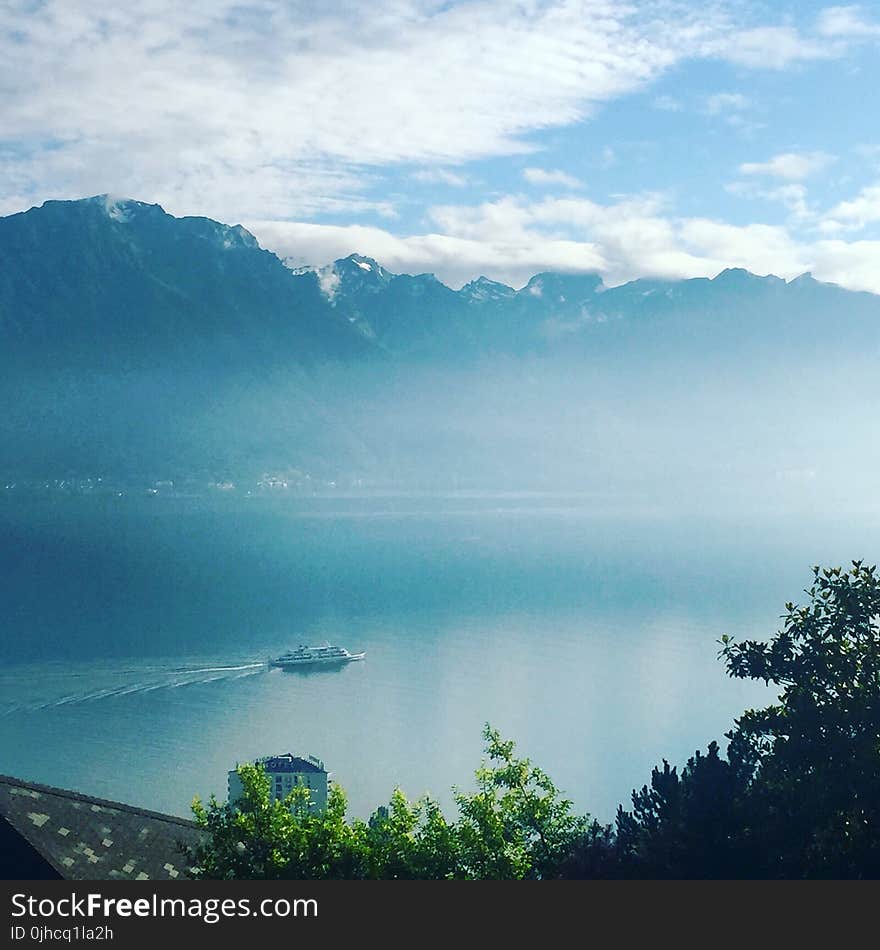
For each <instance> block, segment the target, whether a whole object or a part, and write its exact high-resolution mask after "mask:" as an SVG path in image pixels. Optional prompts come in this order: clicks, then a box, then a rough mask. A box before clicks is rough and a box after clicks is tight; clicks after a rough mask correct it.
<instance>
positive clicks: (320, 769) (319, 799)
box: [229, 752, 329, 812]
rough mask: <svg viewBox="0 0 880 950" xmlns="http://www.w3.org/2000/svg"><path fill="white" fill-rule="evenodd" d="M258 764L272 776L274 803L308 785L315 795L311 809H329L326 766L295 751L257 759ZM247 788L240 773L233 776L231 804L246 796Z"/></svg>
mask: <svg viewBox="0 0 880 950" xmlns="http://www.w3.org/2000/svg"><path fill="white" fill-rule="evenodd" d="M254 765H262V766H263V768H264V769H265V770H266V774H267V775H268V776H269V795H270V797H271V800H272V801H275V800H276V799H279V798H286V797H287V796H288V795H289V794H290V792H291V791H292V790H293V789H294V788H295V787H296V786H297V785H304V786H305V787H306V788H307V789H309V793H310V795H311V806H310V807H311V809H312V810H313V811H316V812H318V811H323V810H324V809H325V808H326V807H327V787H328V784H329V773H328V772H327V770H326V769H325V768H324V763H323V762H322V761H321V760H320V759H317V758H315V756H313V755H310V756H309V757H308V758H307V759H302V758H300V757H299V756H296V755H294V754H293V753H292V752H286V753H284V754H283V755H267V756H264V757H263V758H262V759H257V760H256V761H255V762H254ZM242 792H243V788H242V784H241V779H240V778H239V775H238V772H236V771H235V769H233V770H232V771H231V772H230V773H229V804H230V805H234V804H235V803H236V802H237V801H238V800H239V799H240V798H241V796H242Z"/></svg>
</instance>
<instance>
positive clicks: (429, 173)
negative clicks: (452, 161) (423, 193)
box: [410, 168, 470, 188]
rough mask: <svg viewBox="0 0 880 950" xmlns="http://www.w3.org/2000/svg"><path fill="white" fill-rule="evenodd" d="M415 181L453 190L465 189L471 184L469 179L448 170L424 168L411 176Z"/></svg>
mask: <svg viewBox="0 0 880 950" xmlns="http://www.w3.org/2000/svg"><path fill="white" fill-rule="evenodd" d="M410 177H411V178H413V179H414V180H415V181H420V182H423V183H424V184H428V185H449V186H450V187H451V188H465V187H466V186H467V185H469V184H470V182H469V181H468V179H467V177H466V176H464V175H460V174H458V173H457V172H451V171H449V169H448V168H422V169H419V171H417V172H413V173H412V175H411V176H410Z"/></svg>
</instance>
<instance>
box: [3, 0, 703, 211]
mask: <svg viewBox="0 0 880 950" xmlns="http://www.w3.org/2000/svg"><path fill="white" fill-rule="evenodd" d="M719 28H720V26H719V19H718V17H717V16H715V14H714V13H712V12H711V11H706V10H697V11H690V12H688V11H686V10H685V11H684V12H680V13H679V15H677V16H675V17H673V16H671V15H670V14H669V10H668V2H667V0H663V2H661V3H660V4H659V5H658V4H654V3H649V4H635V5H631V6H625V5H621V4H620V3H617V2H614V0H555V2H525V3H522V4H517V5H511V4H509V3H506V2H504V0H467V2H461V3H457V4H448V3H440V2H437V0H387V2H385V3H379V4H370V5H358V4H348V3H341V2H336V3H328V4H326V5H315V4H310V3H306V2H305V0H300V2H289V0H259V2H258V3H257V4H256V5H252V6H247V5H244V4H241V3H240V0H190V2H188V3H187V4H180V3H177V2H173V0H143V2H141V3H138V4H115V5H112V6H111V7H109V8H108V7H107V6H106V5H100V6H96V5H95V4H94V3H93V2H91V0H45V2H43V3H41V4H39V5H34V4H30V3H27V4H24V3H22V4H13V5H12V6H10V5H8V4H7V5H3V6H2V7H0V88H2V89H3V102H2V115H0V142H2V141H4V140H6V141H14V142H15V144H16V148H15V150H14V151H11V152H9V153H7V155H6V158H5V160H4V162H3V167H2V169H0V171H2V173H3V178H2V179H0V180H2V181H3V182H4V187H3V191H5V195H3V197H8V196H9V195H12V194H15V195H22V196H26V198H30V200H33V201H40V200H43V199H44V198H45V197H47V196H73V195H77V196H79V195H83V194H93V193H101V192H104V191H108V190H110V191H114V192H120V193H124V194H130V195H132V196H134V197H144V198H148V199H150V200H155V201H159V202H161V203H162V204H163V205H166V206H168V207H169V208H170V209H173V210H175V211H177V212H187V213H191V212H198V213H205V212H206V211H209V212H210V213H211V214H212V215H214V216H216V217H222V218H224V219H233V220H234V219H241V218H244V217H255V216H260V215H266V214H267V213H270V214H272V215H273V216H274V215H279V216H302V215H304V214H313V213H319V212H321V211H336V212H338V211H340V210H343V209H345V210H352V211H358V210H370V207H371V206H370V204H369V202H364V200H363V198H362V197H360V194H361V193H362V190H363V186H364V183H363V181H362V179H363V177H364V175H365V174H366V171H365V169H367V168H375V167H382V166H387V165H389V164H394V163H403V162H407V163H422V164H424V165H425V166H426V167H429V168H432V167H443V165H444V164H455V165H460V164H461V163H462V162H466V161H469V160H472V159H476V158H483V157H491V156H499V155H515V154H524V153H528V152H531V151H534V150H535V147H536V146H535V144H534V142H532V141H530V140H529V138H528V136H529V135H530V134H531V133H534V132H535V131H540V130H542V129H549V128H553V127H560V126H565V125H570V124H572V123H575V122H579V121H582V120H584V119H585V118H587V117H589V116H590V115H591V114H592V113H593V112H594V110H595V109H596V107H597V106H598V105H599V104H601V103H604V102H608V101H610V100H612V99H615V98H617V97H619V96H621V95H625V94H627V93H629V92H632V91H633V90H635V89H638V88H640V87H642V86H644V85H646V84H648V83H650V82H651V81H653V80H654V79H656V78H657V77H658V76H659V75H661V74H662V73H663V72H664V71H666V70H667V69H669V68H670V67H672V66H674V65H675V64H676V63H678V62H680V61H681V60H682V59H683V58H686V57H688V56H691V55H697V54H699V51H700V49H701V44H702V43H703V42H704V40H705V39H706V37H708V36H710V35H712V34H713V33H715V32H717V31H718V29H719ZM31 196H32V197H31Z"/></svg>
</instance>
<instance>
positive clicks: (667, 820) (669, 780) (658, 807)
mask: <svg viewBox="0 0 880 950" xmlns="http://www.w3.org/2000/svg"><path fill="white" fill-rule="evenodd" d="M719 752H720V750H719V747H718V743H717V742H711V743H710V744H709V748H708V750H707V752H706V754H705V755H704V754H702V753H701V752H699V751H698V752H696V753H695V754H694V755H693V756H692V757H691V758H690V759H688V761H687V764H686V765H685V767H684V768H683V769H682V770H681V774H679V773H678V770H677V769H675V768H670V765H669V763H668V762H666V761H664V762H663V768H662V769H660V768H655V769H654V770H653V772H652V773H651V784H650V786H648V785H645V786H643V787H642V789H641V790H640V791H635V792H633V794H632V811H625V810H624V809H623V807H621V808H620V809H619V810H618V813H617V839H616V851H617V856H618V862H619V867H618V873H619V874H620V875H621V876H625V877H636V878H651V879H659V878H666V879H668V878H672V879H688V880H693V879H701V878H716V879H717V878H741V877H751V876H753V875H752V871H753V860H752V855H751V851H750V844H751V838H750V836H749V834H748V820H747V817H746V816H747V814H748V805H747V794H748V775H747V774H746V773H744V772H743V771H742V770H741V769H738V768H737V767H736V764H735V762H734V763H731V762H730V761H726V760H725V759H724V758H722V757H721V755H720V754H719Z"/></svg>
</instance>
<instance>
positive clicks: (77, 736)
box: [0, 496, 878, 820]
mask: <svg viewBox="0 0 880 950" xmlns="http://www.w3.org/2000/svg"><path fill="white" fill-rule="evenodd" d="M877 528H878V523H877V519H876V518H861V519H847V520H846V521H844V522H841V521H838V520H833V519H831V518H825V519H820V518H817V517H813V518H810V519H804V518H803V517H798V518H795V517H788V518H786V517H782V516H764V517H761V518H757V517H751V518H737V517H734V516H728V517H723V518H722V517H715V518H706V517H703V518H681V517H672V516H664V515H662V514H657V513H651V512H643V513H641V514H638V515H634V514H627V513H626V512H625V511H623V510H615V509H614V508H613V507H610V506H608V505H602V504H600V503H598V502H597V501H596V500H595V499H593V500H590V499H578V498H571V497H569V498H559V497H556V498H548V497H528V496H520V497H517V496H499V497H481V498H477V497H471V498H452V497H446V498H433V499H430V498H418V497H409V498H383V499H372V500H358V499H348V500H346V499H338V498H337V499H314V500H311V501H304V500H300V501H295V502H288V503H285V504H282V503H274V502H269V501H266V500H262V499H258V500H254V501H253V502H251V503H244V502H241V503H235V504H228V505H219V504H210V505H209V504H207V503H205V502H198V501H184V500H178V499H165V500H163V499H146V500H138V499H121V500H118V499H117V500H111V499H98V498H86V499H71V500H59V501H57V502H52V503H50V502H48V501H47V502H41V503H39V504H28V505H23V504H21V503H17V504H12V503H10V502H8V501H7V502H3V503H2V505H0V532H2V535H0V536H2V538H3V545H2V551H0V571H2V574H0V624H2V628H0V629H2V635H0V660H2V667H0V755H2V760H0V771H2V772H5V773H7V774H12V775H15V776H19V777H22V778H26V779H31V780H34V781H40V782H46V783H49V784H53V785H58V786H62V787H68V788H75V789H78V790H80V791H83V792H87V793H91V794H94V795H99V796H105V797H109V798H114V799H120V800H123V801H128V802H132V803H136V804H140V805H144V806H146V807H150V808H154V809H158V810H162V811H169V812H173V813H177V814H184V815H185V814H187V813H188V808H189V802H190V800H191V798H192V796H193V795H194V794H199V795H201V796H203V797H206V796H207V795H209V794H210V793H212V792H213V793H216V794H217V795H218V796H223V795H225V786H226V772H227V770H228V769H229V768H231V767H232V766H234V764H235V763H236V762H237V761H243V760H246V759H249V758H254V757H256V756H258V755H263V754H268V753H274V752H284V751H293V752H295V753H300V754H309V753H312V754H315V755H318V756H320V757H321V758H323V759H324V761H325V763H326V764H327V767H328V768H329V769H330V770H331V771H332V772H333V775H334V778H335V779H336V780H337V781H338V782H339V783H340V784H341V785H342V786H343V787H344V788H345V789H346V791H347V793H348V795H349V800H350V805H351V811H352V813H353V814H356V815H360V816H363V817H366V816H368V815H369V813H370V812H371V811H372V810H373V809H374V808H375V807H376V806H377V805H379V804H381V803H383V802H385V801H387V799H388V797H389V795H390V793H391V791H392V789H393V788H394V787H395V786H397V785H399V786H400V787H401V788H403V789H404V791H406V792H407V794H409V795H410V796H412V797H417V796H418V795H421V794H423V793H425V792H429V793H431V794H432V795H433V796H434V797H436V798H439V799H440V800H441V802H443V803H444V804H445V805H449V804H450V803H451V800H452V793H451V788H452V786H459V787H461V788H465V789H466V788H469V787H471V781H472V776H473V770H474V768H475V767H476V766H477V765H478V764H479V761H480V757H481V749H482V740H481V736H480V731H481V728H482V726H483V724H484V723H485V722H487V721H488V722H491V723H492V724H493V725H495V726H497V727H498V728H499V729H500V730H501V731H502V733H503V734H504V735H505V736H508V737H511V738H514V739H515V740H516V741H517V745H518V748H519V750H520V751H521V752H522V753H523V754H526V755H528V756H530V757H531V758H532V759H533V760H534V761H535V762H536V763H537V764H539V765H541V766H542V767H543V768H544V769H545V770H546V771H548V772H549V773H550V775H551V776H552V777H553V778H554V780H555V781H556V782H557V784H558V785H560V786H561V787H562V788H563V789H564V791H565V792H566V793H567V794H568V795H569V797H571V798H572V799H573V800H574V802H575V803H576V805H577V806H578V807H579V808H580V809H581V810H584V811H590V812H591V813H593V814H594V815H596V816H597V817H599V818H601V819H605V820H610V819H611V818H612V817H613V814H614V811H615V808H616V806H617V804H618V802H621V801H628V796H629V793H630V791H631V790H632V788H633V787H635V786H640V785H642V784H643V783H644V782H645V781H647V780H648V778H649V776H650V770H651V768H652V766H653V765H655V764H658V763H659V762H660V761H661V760H662V759H663V758H664V757H665V758H667V759H669V760H670V761H671V762H672V763H673V764H680V763H682V762H683V761H684V760H685V759H686V758H687V756H688V755H690V754H692V753H693V751H694V750H695V749H696V748H704V747H705V745H706V744H707V743H708V742H709V741H710V740H711V739H713V738H716V739H721V738H722V735H723V733H724V731H725V730H727V729H728V728H730V725H731V722H732V719H733V717H734V716H735V715H737V714H738V713H739V712H740V711H741V710H742V709H744V708H745V707H746V706H749V705H755V704H759V703H764V702H767V701H768V700H769V699H770V698H772V694H771V693H770V692H768V691H767V690H766V689H765V688H764V687H762V686H760V685H756V684H753V683H742V682H738V681H731V680H729V679H728V678H727V677H726V676H725V675H724V673H723V670H722V667H721V665H720V663H719V662H718V660H717V658H716V657H717V649H718V646H717V643H716V641H717V639H718V638H719V636H720V635H721V634H722V633H730V634H733V635H735V636H738V637H759V638H765V637H768V636H770V635H771V634H772V633H773V631H774V630H775V629H776V628H777V624H778V617H779V614H780V613H781V612H782V610H783V605H784V603H785V602H786V601H787V600H799V599H800V600H802V599H803V595H802V590H803V588H804V587H805V586H806V585H807V584H808V582H809V579H810V570H809V568H810V565H811V564H813V563H824V564H828V563H845V562H846V561H848V560H850V559H851V558H853V557H864V558H866V559H867V560H871V555H872V553H876V551H877V539H878V532H877ZM874 560H876V557H875V558H874ZM323 640H329V641H331V642H333V643H340V644H342V645H343V646H346V647H348V648H349V649H351V650H353V651H354V650H357V651H360V650H366V652H367V659H366V660H365V661H364V662H363V663H357V664H353V665H351V666H348V667H346V668H343V669H341V670H338V671H332V672H315V673H303V672H296V673H288V672H283V671H280V670H269V669H267V667H266V665H265V659H266V658H267V657H268V656H270V655H276V654H277V653H280V652H282V651H283V650H285V649H287V648H288V647H291V646H295V645H296V644H298V643H301V642H316V641H323Z"/></svg>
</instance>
